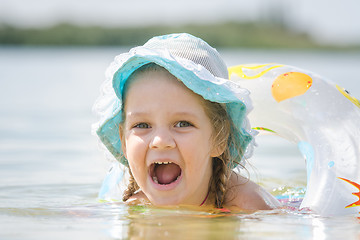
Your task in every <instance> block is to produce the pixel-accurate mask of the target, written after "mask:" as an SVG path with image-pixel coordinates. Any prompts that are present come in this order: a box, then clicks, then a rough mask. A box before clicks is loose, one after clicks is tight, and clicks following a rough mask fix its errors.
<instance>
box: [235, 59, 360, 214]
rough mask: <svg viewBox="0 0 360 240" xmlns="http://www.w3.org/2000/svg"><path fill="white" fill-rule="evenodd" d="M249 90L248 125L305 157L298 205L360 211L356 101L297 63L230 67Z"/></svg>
mask: <svg viewBox="0 0 360 240" xmlns="http://www.w3.org/2000/svg"><path fill="white" fill-rule="evenodd" d="M229 75H230V78H231V80H233V81H238V82H240V84H241V86H242V87H244V88H247V89H248V90H249V91H250V92H251V99H252V101H253V106H254V108H253V110H252V111H251V112H250V114H249V119H250V123H251V126H252V127H254V128H255V129H260V130H265V131H268V132H269V133H273V134H277V135H279V136H281V137H284V138H285V139H287V140H289V141H291V142H294V143H296V144H297V146H298V148H299V150H300V152H301V153H302V155H303V156H304V158H305V162H306V169H307V186H306V193H305V196H304V198H303V200H302V203H301V205H300V209H303V208H305V209H310V210H311V211H313V212H315V213H316V214H319V215H321V216H338V215H346V214H358V213H359V211H360V102H359V100H357V99H356V98H354V97H352V96H351V95H350V94H349V93H348V92H347V91H346V90H344V89H343V88H342V87H340V86H338V85H336V84H334V83H332V82H330V81H329V80H326V79H325V78H323V77H321V76H319V75H317V74H314V73H312V72H309V71H305V70H302V69H299V68H296V67H292V66H286V65H280V64H262V65H257V64H248V65H239V66H234V67H230V68H229Z"/></svg>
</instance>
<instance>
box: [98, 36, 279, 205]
mask: <svg viewBox="0 0 360 240" xmlns="http://www.w3.org/2000/svg"><path fill="white" fill-rule="evenodd" d="M107 78H108V80H107V82H106V83H105V86H104V95H103V97H102V99H100V100H99V101H98V103H97V105H96V107H97V108H98V111H99V112H100V115H101V120H100V121H99V123H98V124H97V125H96V126H95V130H96V133H97V135H98V136H99V138H100V140H101V141H102V142H103V143H104V145H105V146H106V148H107V149H108V150H109V151H110V153H111V154H112V155H113V156H114V157H115V158H116V159H117V160H118V161H119V162H120V163H122V164H123V165H125V166H126V167H128V168H129V174H130V178H129V183H128V187H127V189H126V190H125V191H124V194H123V200H124V201H125V202H130V201H134V200H139V201H149V202H150V203H152V204H154V205H196V206H201V205H213V206H215V207H217V208H221V207H232V206H236V207H239V208H242V209H271V208H273V207H276V206H278V202H277V200H276V199H275V198H273V197H272V196H271V195H270V194H269V193H267V192H266V191H265V190H263V189H262V188H261V187H260V186H258V185H257V184H255V183H253V182H251V181H250V180H248V179H246V178H244V177H242V176H241V175H239V174H238V173H236V172H235V171H234V169H236V168H243V167H244V161H245V158H248V157H249V156H250V155H251V152H252V148H253V137H252V134H251V133H252V132H251V130H250V127H249V124H248V122H247V118H246V115H247V113H248V111H249V110H250V109H251V106H250V99H249V97H248V95H249V93H248V91H247V90H245V89H242V88H240V86H238V85H237V84H236V83H234V82H231V81H230V80H228V72H227V68H226V65H225V63H224V62H223V60H222V59H221V57H220V55H219V54H218V52H217V51H216V50H215V49H213V48H212V47H210V46H209V45H208V44H207V43H206V42H204V41H203V40H201V39H199V38H196V37H194V36H191V35H189V34H171V35H165V36H159V37H154V38H152V39H150V40H149V41H148V42H147V43H145V45H144V46H140V47H136V48H133V49H131V50H130V51H129V53H126V54H121V55H119V56H118V57H116V58H115V61H114V62H113V63H112V65H111V66H110V68H109V69H108V71H107ZM104 102H106V103H105V104H104ZM116 175H117V173H115V174H114V173H113V174H112V175H111V176H112V177H110V178H108V179H107V180H106V181H105V182H104V184H103V187H102V190H101V191H102V193H101V194H100V195H104V194H103V193H104V192H107V193H108V192H109V191H113V190H111V189H110V190H109V188H111V185H113V186H114V185H117V184H118V180H117V179H118V176H116Z"/></svg>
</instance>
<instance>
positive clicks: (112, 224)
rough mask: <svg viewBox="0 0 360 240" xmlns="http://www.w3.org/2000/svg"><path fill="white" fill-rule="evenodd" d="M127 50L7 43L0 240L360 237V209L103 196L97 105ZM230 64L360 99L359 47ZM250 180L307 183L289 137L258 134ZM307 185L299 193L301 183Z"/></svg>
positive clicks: (251, 52) (1, 79) (235, 53)
mask: <svg viewBox="0 0 360 240" xmlns="http://www.w3.org/2000/svg"><path fill="white" fill-rule="evenodd" d="M127 49H128V48H125V47H119V48H116V47H104V48H72V47H61V48H51V47H38V48H30V47H1V48H0V123H1V124H0V229H1V230H0V239H76V238H78V239H89V240H90V239H143V238H149V239H162V238H172V239H178V238H182V239H217V238H223V239H234V238H235V239H242V238H244V239H265V238H266V239H339V238H341V239H359V238H360V220H359V218H357V216H344V217H336V218H335V217H334V218H322V217H318V216H314V215H310V214H304V213H302V212H298V211H288V210H274V211H259V212H256V213H245V212H239V213H237V212H236V213H231V214H224V213H210V212H208V211H203V210H199V209H184V208H173V209H165V208H153V207H145V206H126V205H124V204H121V203H112V204H111V203H100V202H98V201H97V200H96V196H97V192H98V190H99V188H100V186H101V182H102V179H103V178H104V176H105V173H106V171H107V170H108V167H109V162H107V161H106V160H105V157H104V155H103V153H102V152H101V151H100V150H99V148H98V143H97V140H96V138H95V137H94V136H92V135H91V133H90V128H91V124H92V123H93V122H95V121H96V118H95V116H94V115H93V113H92V112H91V107H92V104H93V103H94V101H95V100H96V98H97V96H98V94H99V88H100V85H101V83H102V81H103V80H104V70H105V69H106V67H107V66H108V64H109V63H110V62H111V61H112V59H113V58H114V56H115V55H117V54H118V53H121V52H123V51H125V50H127ZM219 51H220V53H221V54H222V55H223V57H224V60H225V62H226V63H227V64H228V65H235V64H243V63H266V62H278V63H284V64H289V65H295V66H298V67H301V68H304V69H308V70H311V71H313V72H317V73H319V74H321V75H324V76H326V77H327V78H330V79H332V80H333V81H335V82H337V83H338V84H339V85H341V86H343V87H345V88H346V89H348V90H349V91H350V92H351V93H352V94H353V95H354V96H357V97H360V85H359V83H358V81H359V80H360V79H359V66H360V53H359V52H324V51H290V50H262V49H237V50H234V49H220V50H219ZM258 144H259V147H258V149H257V151H256V152H255V156H254V157H253V159H250V162H251V163H252V165H253V166H254V169H255V170H253V169H251V171H250V172H251V179H253V180H254V181H256V182H258V183H259V184H261V185H263V186H264V187H265V188H266V189H268V190H269V191H270V192H273V193H275V192H276V191H280V190H282V189H293V190H294V189H295V191H296V189H303V188H304V187H305V185H306V171H305V164H304V160H303V159H302V157H301V156H300V153H299V152H298V150H297V149H296V146H294V145H292V144H290V143H289V142H287V141H285V140H283V139H279V138H274V137H270V136H263V137H261V138H259V139H258ZM299 191H300V190H299Z"/></svg>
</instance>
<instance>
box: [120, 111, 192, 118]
mask: <svg viewBox="0 0 360 240" xmlns="http://www.w3.org/2000/svg"><path fill="white" fill-rule="evenodd" d="M151 113H152V112H149V111H137V112H127V113H126V116H127V117H134V118H136V117H145V116H147V115H149V114H151ZM171 115H174V116H181V117H182V116H184V117H197V114H196V113H193V112H188V111H180V112H175V113H171Z"/></svg>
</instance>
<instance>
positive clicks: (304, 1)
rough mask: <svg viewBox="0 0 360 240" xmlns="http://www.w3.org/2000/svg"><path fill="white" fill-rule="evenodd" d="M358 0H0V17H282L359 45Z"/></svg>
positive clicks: (109, 22) (36, 20) (82, 20)
mask: <svg viewBox="0 0 360 240" xmlns="http://www.w3.org/2000/svg"><path fill="white" fill-rule="evenodd" d="M359 13H360V1H359V0H341V1H339V0H247V1H245V0H181V1H171V0H151V1H147V0H132V1H128V0H76V1H74V0H0V22H2V23H8V24H13V25H17V26H21V27H43V26H51V25H54V24H57V23H60V22H70V23H75V24H80V25H100V26H139V25H152V24H167V25H174V24H176V25H180V24H186V23H195V24H204V23H213V22H219V21H254V20H259V19H261V20H268V19H270V18H271V19H282V20H283V22H284V23H285V24H286V25H287V26H288V27H289V28H291V29H293V30H294V31H304V32H307V33H309V34H310V36H311V37H312V38H313V39H314V40H316V41H319V42H322V43H331V44H338V45H352V44H357V45H359V44H360V14H359Z"/></svg>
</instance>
